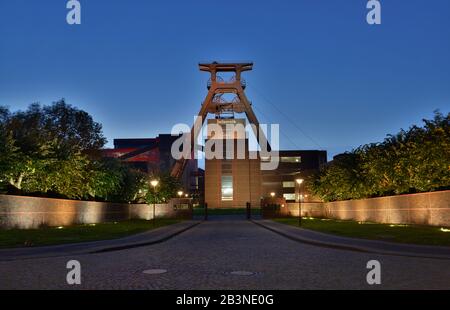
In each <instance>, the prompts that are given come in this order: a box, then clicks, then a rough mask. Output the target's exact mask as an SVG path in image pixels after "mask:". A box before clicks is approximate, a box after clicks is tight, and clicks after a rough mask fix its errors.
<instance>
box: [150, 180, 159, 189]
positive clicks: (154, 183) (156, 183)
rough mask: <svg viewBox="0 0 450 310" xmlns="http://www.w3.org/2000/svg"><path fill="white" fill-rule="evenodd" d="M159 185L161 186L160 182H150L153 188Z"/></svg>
mask: <svg viewBox="0 0 450 310" xmlns="http://www.w3.org/2000/svg"><path fill="white" fill-rule="evenodd" d="M158 184H159V181H158V180H152V181H150V185H151V186H153V187H156V186H158Z"/></svg>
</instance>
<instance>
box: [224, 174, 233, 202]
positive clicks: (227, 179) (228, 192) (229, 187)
mask: <svg viewBox="0 0 450 310" xmlns="http://www.w3.org/2000/svg"><path fill="white" fill-rule="evenodd" d="M222 200H223V201H230V200H233V177H232V176H229V175H227V176H222Z"/></svg>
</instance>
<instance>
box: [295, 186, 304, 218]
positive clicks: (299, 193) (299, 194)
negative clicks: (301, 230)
mask: <svg viewBox="0 0 450 310" xmlns="http://www.w3.org/2000/svg"><path fill="white" fill-rule="evenodd" d="M303 181H304V180H303V179H297V180H295V182H297V184H298V226H302V200H303V194H302V190H301V188H302V184H303Z"/></svg>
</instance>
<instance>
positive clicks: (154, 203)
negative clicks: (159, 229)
mask: <svg viewBox="0 0 450 310" xmlns="http://www.w3.org/2000/svg"><path fill="white" fill-rule="evenodd" d="M158 184H159V181H158V180H151V181H150V185H151V186H152V187H153V194H154V199H153V225H155V220H156V212H155V211H156V210H155V209H156V187H157V186H158Z"/></svg>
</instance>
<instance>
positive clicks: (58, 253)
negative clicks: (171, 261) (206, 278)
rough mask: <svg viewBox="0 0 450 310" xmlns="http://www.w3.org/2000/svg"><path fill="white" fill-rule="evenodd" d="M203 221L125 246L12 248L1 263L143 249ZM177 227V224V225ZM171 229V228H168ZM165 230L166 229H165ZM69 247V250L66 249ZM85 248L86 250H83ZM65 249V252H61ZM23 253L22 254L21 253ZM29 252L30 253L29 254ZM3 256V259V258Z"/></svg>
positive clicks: (88, 244)
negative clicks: (34, 251)
mask: <svg viewBox="0 0 450 310" xmlns="http://www.w3.org/2000/svg"><path fill="white" fill-rule="evenodd" d="M201 223H202V222H201V221H193V222H192V223H191V224H190V225H187V226H186V227H183V228H181V229H175V230H174V231H172V232H169V233H168V234H163V236H159V237H156V238H153V239H151V236H149V239H150V240H149V241H145V242H143V241H142V240H141V241H140V242H134V243H133V242H128V243H126V241H124V243H123V245H113V244H111V245H101V244H98V245H97V243H101V242H118V241H119V240H120V239H121V238H119V239H108V240H97V241H89V242H85V243H70V244H65V245H51V246H43V247H35V248H11V249H2V251H0V262H8V261H20V260H30V259H40V258H51V257H64V256H69V255H86V254H97V253H106V252H113V251H120V250H125V249H131V248H137V247H143V246H148V245H153V244H158V243H162V242H164V241H167V240H169V239H171V238H173V237H175V236H178V235H180V234H182V233H184V232H186V231H187V230H189V229H191V228H194V227H195V226H197V225H200V224H201ZM175 225H176V224H175ZM166 227H170V226H166ZM163 228H164V227H163ZM152 231H153V230H149V231H147V232H142V233H139V234H136V235H131V236H127V237H124V238H132V237H135V236H139V235H142V234H146V233H151V232H152ZM66 246H67V249H64V247H66ZM83 247H84V249H83ZM61 248H63V250H61ZM42 249H45V250H46V251H47V252H41V253H33V250H36V251H39V250H42ZM8 250H10V251H11V252H12V254H8V253H7V251H8ZM21 250H22V251H23V252H22V253H21V252H20V251H21ZM14 251H19V252H18V253H14ZM27 251H29V252H30V253H27ZM2 256H3V257H2Z"/></svg>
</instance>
